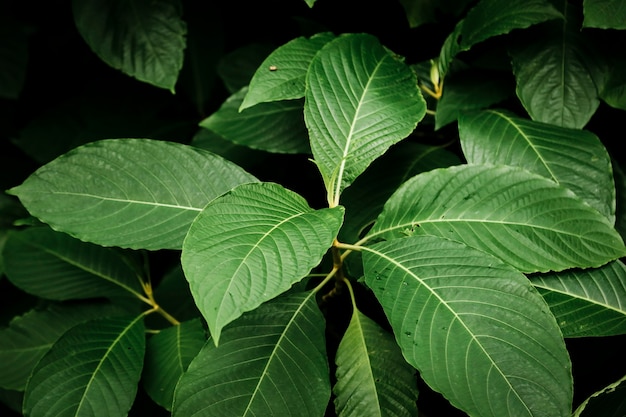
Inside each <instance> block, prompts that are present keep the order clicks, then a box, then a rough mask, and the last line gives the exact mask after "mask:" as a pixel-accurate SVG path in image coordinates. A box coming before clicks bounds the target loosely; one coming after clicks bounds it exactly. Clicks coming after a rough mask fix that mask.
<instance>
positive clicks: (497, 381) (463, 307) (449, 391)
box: [363, 236, 572, 417]
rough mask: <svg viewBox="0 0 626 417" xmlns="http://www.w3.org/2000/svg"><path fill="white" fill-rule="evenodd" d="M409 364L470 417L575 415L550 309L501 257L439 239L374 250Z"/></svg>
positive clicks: (378, 282) (368, 254)
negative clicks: (572, 412) (499, 259)
mask: <svg viewBox="0 0 626 417" xmlns="http://www.w3.org/2000/svg"><path fill="white" fill-rule="evenodd" d="M363 264H364V269H365V281H366V283H367V285H368V286H370V288H372V290H373V291H374V294H375V295H376V298H378V300H379V301H380V303H381V305H382V307H383V309H384V310H385V314H386V315H387V318H388V319H389V321H390V323H391V326H392V328H393V330H394V333H395V335H396V340H397V341H398V343H399V344H400V347H401V348H402V351H403V353H404V356H405V357H406V358H407V361H408V362H409V363H410V364H412V365H413V366H415V367H416V368H417V369H418V370H419V372H420V376H421V377H422V378H423V379H424V380H425V381H426V382H427V383H428V384H429V385H430V386H431V387H432V388H434V389H435V390H436V391H439V392H441V393H442V394H443V395H444V396H445V397H446V398H447V399H448V400H449V401H450V402H451V403H452V404H453V405H454V406H456V407H458V408H460V409H462V410H463V411H465V412H466V413H467V414H469V415H477V416H478V415H480V416H494V417H502V416H512V417H513V416H515V417H520V416H533V417H538V416H545V417H556V416H569V415H570V412H571V404H572V377H571V364H570V361H569V355H568V352H567V350H566V348H565V344H564V342H563V338H562V336H561V333H560V331H559V328H558V326H557V324H556V321H555V320H554V317H553V316H552V315H551V314H550V310H549V309H548V306H547V305H546V303H545V301H544V300H543V299H542V298H541V297H540V296H539V294H537V292H536V291H535V290H534V288H533V287H532V285H531V284H530V282H529V281H528V280H527V279H526V277H524V276H523V275H522V274H521V273H519V272H517V271H515V270H514V269H512V268H511V267H509V266H507V265H505V264H502V263H501V262H499V261H498V260H497V259H496V258H494V257H492V256H490V255H488V254H486V253H484V252H481V251H478V250H475V249H472V248H469V247H467V246H465V245H463V244H461V243H458V242H453V241H450V240H447V239H444V238H440V237H435V236H414V237H409V238H406V239H397V240H393V241H390V242H381V243H377V244H375V245H372V246H371V247H368V248H365V251H364V253H363Z"/></svg>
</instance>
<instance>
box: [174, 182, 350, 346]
mask: <svg viewBox="0 0 626 417" xmlns="http://www.w3.org/2000/svg"><path fill="white" fill-rule="evenodd" d="M342 219H343V207H336V208H333V209H321V210H313V209H312V208H310V207H309V206H308V204H307V203H306V201H305V200H304V199H303V198H302V197H300V196H299V195H298V194H296V193H294V192H292V191H289V190H287V189H285V188H283V187H281V186H280V185H277V184H273V183H256V184H244V185H242V186H239V187H236V188H235V189H233V190H232V191H231V192H229V193H227V194H225V195H224V196H222V197H220V198H218V199H216V200H215V201H213V202H212V203H210V204H209V205H207V207H206V208H205V209H204V210H203V211H202V213H200V215H198V217H197V218H196V220H195V221H194V222H193V224H192V226H191V228H190V230H189V234H188V235H187V238H186V239H185V242H184V244H183V253H182V258H181V259H182V264H183V269H184V271H185V275H186V277H187V279H188V281H189V284H190V287H191V292H192V294H193V296H194V299H195V300H196V304H197V305H198V308H199V309H200V311H201V312H202V314H203V315H204V318H205V319H206V321H207V323H208V326H209V329H210V331H211V336H212V337H213V340H214V342H215V344H217V343H218V341H219V338H220V332H221V330H222V328H223V327H224V326H225V325H227V324H228V323H230V322H232V321H233V320H235V319H236V318H237V317H239V316H240V315H241V314H242V313H243V312H245V311H249V310H253V309H255V308H256V307H258V306H259V305H261V304H262V303H263V302H265V301H268V300H270V299H272V298H274V297H276V296H277V295H279V294H281V293H282V292H284V291H286V290H288V289H289V287H290V286H291V285H292V284H294V283H296V282H298V281H300V280H301V279H302V278H303V277H304V276H306V275H307V274H308V273H309V272H310V271H311V269H312V268H313V267H314V266H316V265H317V264H318V263H319V262H320V260H321V259H322V256H323V255H324V254H325V253H326V251H327V250H328V249H329V248H330V246H331V244H332V242H333V239H334V238H335V237H336V236H337V232H338V231H339V227H340V226H341V221H342Z"/></svg>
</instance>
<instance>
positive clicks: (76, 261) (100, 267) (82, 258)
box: [2, 227, 143, 301]
mask: <svg viewBox="0 0 626 417" xmlns="http://www.w3.org/2000/svg"><path fill="white" fill-rule="evenodd" d="M2 258H3V259H4V261H5V263H6V269H7V270H6V273H7V277H8V278H9V280H10V281H11V282H12V283H13V284H14V285H15V286H16V287H18V288H20V289H22V290H24V291H26V292H28V293H29V294H33V295H36V296H38V297H42V298H47V299H50V300H61V301H62V300H71V299H83V298H97V297H116V296H118V297H119V296H124V295H125V296H130V295H132V294H134V295H140V294H143V290H142V288H141V285H140V279H141V275H140V272H139V270H138V268H136V267H133V265H132V262H131V258H130V257H128V256H127V255H125V254H124V253H122V252H121V251H118V250H116V249H114V248H103V247H102V246H98V245H94V244H92V243H86V242H81V241H80V240H77V239H74V238H72V237H71V236H69V235H67V234H65V233H59V232H55V231H53V230H51V229H49V228H48V227H31V228H28V229H24V230H22V231H11V232H10V234H9V239H8V241H7V244H6V247H5V248H4V250H3V252H2Z"/></svg>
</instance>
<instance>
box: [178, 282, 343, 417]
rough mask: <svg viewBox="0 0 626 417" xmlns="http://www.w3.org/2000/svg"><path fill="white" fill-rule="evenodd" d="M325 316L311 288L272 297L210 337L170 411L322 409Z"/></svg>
mask: <svg viewBox="0 0 626 417" xmlns="http://www.w3.org/2000/svg"><path fill="white" fill-rule="evenodd" d="M328 372H329V370H328V358H327V355H326V345H325V335H324V317H323V315H322V314H321V312H320V310H319V309H318V307H317V304H316V301H315V294H314V293H294V294H291V295H288V296H284V297H279V298H277V299H275V300H272V301H270V302H268V303H266V304H263V305H262V306H260V307H259V308H258V309H256V310H254V311H251V312H248V313H246V314H244V315H243V316H242V317H240V318H239V319H238V320H236V321H234V322H233V323H231V325H229V326H228V327H227V328H226V329H224V333H223V335H222V343H220V345H219V347H216V346H215V344H214V343H213V341H211V340H209V341H208V342H207V343H206V345H205V346H204V347H203V348H202V350H201V351H200V353H199V354H198V356H196V358H195V359H194V360H193V361H192V362H191V364H190V365H189V368H188V369H187V372H186V373H185V374H184V375H183V376H182V378H181V379H180V381H179V383H178V386H177V387H176V391H175V398H174V409H173V416H174V417H187V416H191V415H207V416H208V415H211V416H226V415H228V416H241V417H244V416H246V417H251V416H296V415H297V416H302V417H307V416H310V417H322V416H323V415H324V411H325V409H326V406H327V404H328V400H329V398H330V381H329V376H328Z"/></svg>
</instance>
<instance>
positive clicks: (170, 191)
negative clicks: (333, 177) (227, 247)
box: [9, 139, 256, 250]
mask: <svg viewBox="0 0 626 417" xmlns="http://www.w3.org/2000/svg"><path fill="white" fill-rule="evenodd" d="M253 181H256V179H255V178H254V177H252V176H251V175H250V174H248V173H246V172H245V171H243V170H242V169H241V168H239V167H238V166H236V165H234V164H232V163H230V162H228V161H226V160H224V159H222V158H221V157H219V156H217V155H215V154H212V153H210V152H207V151H203V150H201V149H197V148H193V147H190V146H186V145H182V144H178V143H174V142H165V141H156V140H148V139H111V140H102V141H97V142H93V143H89V144H87V145H83V146H81V147H79V148H76V149H74V150H72V151H70V152H68V153H67V154H65V155H62V156H60V157H59V158H57V159H55V160H54V161H52V162H50V163H49V164H47V165H44V166H43V167H41V168H39V169H38V170H37V171H35V173H33V174H32V175H31V176H30V177H29V178H27V179H26V181H24V183H23V184H22V185H20V186H18V187H14V188H12V189H11V190H9V192H10V193H11V194H14V195H17V196H18V197H19V198H20V200H21V201H22V203H23V204H24V206H26V208H27V209H28V211H30V213H31V214H32V215H34V216H35V217H37V218H39V219H40V220H42V221H44V222H46V223H48V224H49V225H50V226H52V228H53V229H56V230H60V231H63V232H66V233H68V234H70V235H72V236H74V237H77V238H79V239H81V240H86V241H90V242H94V243H97V244H99V245H104V246H121V247H127V248H133V249H140V248H143V249H153V250H156V249H180V248H181V246H182V242H183V239H184V236H185V234H186V233H187V230H188V229H189V225H190V224H191V222H192V221H193V219H194V218H195V217H196V216H197V215H198V213H199V212H200V211H202V209H203V208H204V206H205V205H206V204H207V203H208V202H209V201H211V200H213V199H214V198H215V197H218V196H219V195H221V194H223V193H224V192H226V191H228V190H230V189H231V188H233V187H235V186H236V185H239V184H241V183H246V182H253Z"/></svg>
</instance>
